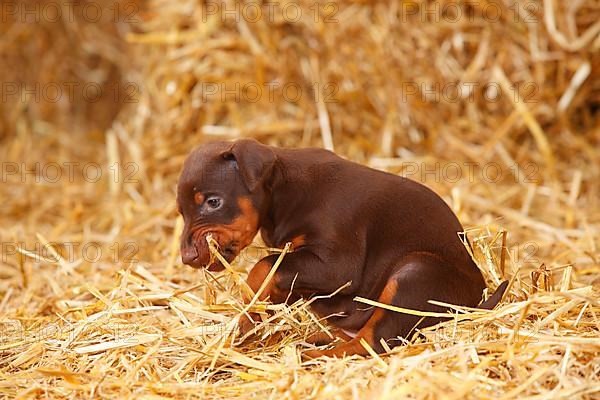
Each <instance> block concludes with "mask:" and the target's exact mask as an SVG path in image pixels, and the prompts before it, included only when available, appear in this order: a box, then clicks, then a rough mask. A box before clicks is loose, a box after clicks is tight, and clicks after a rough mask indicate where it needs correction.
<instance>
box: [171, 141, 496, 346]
mask: <svg viewBox="0 0 600 400" xmlns="http://www.w3.org/2000/svg"><path fill="white" fill-rule="evenodd" d="M177 203H178V206H179V212H180V213H181V214H182V215H183V217H184V221H185V227H184V231H183V234H182V237H181V256H182V260H183V262H184V263H185V264H188V265H191V266H193V267H196V268H199V267H208V269H209V270H219V269H222V266H221V265H220V264H219V263H218V262H217V263H212V264H211V265H207V264H208V263H209V261H210V254H209V250H208V246H207V243H206V235H207V234H209V233H211V234H212V235H213V237H214V238H215V240H216V241H217V242H218V243H219V246H220V248H221V251H222V253H223V255H224V257H225V258H226V259H227V260H228V261H231V260H233V259H234V258H235V257H236V256H237V255H238V254H239V253H240V251H241V250H242V249H243V248H244V247H246V246H247V245H248V244H250V242H251V241H252V239H253V237H254V236H255V235H256V233H257V232H258V231H259V229H260V232H261V235H262V237H263V240H264V241H265V243H266V244H267V245H268V246H271V247H282V246H284V245H285V243H286V242H292V244H293V250H294V251H293V252H292V253H290V254H288V255H286V256H285V258H284V259H283V262H282V264H281V265H280V266H279V269H278V270H277V272H276V273H275V275H274V277H273V279H272V281H271V283H270V284H269V286H268V287H267V288H266V290H265V291H264V292H263V293H262V296H261V298H262V299H267V298H269V299H270V300H271V301H272V302H275V303H280V302H284V301H286V299H289V300H290V301H295V300H296V299H298V298H299V297H304V298H309V297H312V296H316V295H327V294H331V293H332V292H334V291H336V289H338V288H340V287H341V286H343V285H344V284H346V283H349V285H348V286H346V287H345V288H344V289H343V290H341V291H340V292H339V293H338V294H336V295H335V296H333V297H331V298H323V299H319V300H316V301H315V302H314V303H313V305H312V309H313V311H315V312H316V313H317V314H318V315H320V316H322V317H327V320H328V321H329V322H330V323H331V324H332V325H334V326H335V327H337V328H338V329H337V332H338V334H339V335H338V336H340V337H341V338H344V339H346V340H347V341H346V342H344V343H341V344H339V345H337V346H336V347H334V348H332V349H329V350H325V351H311V352H308V353H307V355H308V356H309V357H317V356H321V355H327V356H339V355H343V354H365V353H366V351H365V349H364V348H363V346H362V345H361V344H360V341H359V340H360V338H363V339H364V340H366V341H367V343H369V345H371V347H372V348H374V349H375V350H376V351H378V352H382V351H383V350H384V347H383V346H382V345H381V343H380V340H381V339H384V340H386V341H387V342H388V344H389V345H390V346H394V345H397V344H400V343H401V340H400V339H398V337H407V336H409V334H410V333H411V332H413V331H414V329H415V328H416V327H419V328H422V327H426V326H430V325H433V324H435V323H437V322H439V321H440V319H438V318H426V319H424V320H421V318H420V317H417V316H413V315H408V314H401V313H397V312H392V311H386V310H383V309H379V308H373V307H367V306H366V305H365V304H362V303H358V302H356V301H354V300H353V299H354V297H355V296H361V297H366V298H370V299H374V300H377V301H379V302H381V303H385V304H392V305H394V306H398V307H403V308H409V309H414V310H422V311H434V312H445V309H444V308H442V307H438V306H434V305H431V304H429V303H428V300H438V301H443V302H447V303H452V304H458V305H465V306H476V305H477V304H478V303H479V301H480V300H481V296H482V291H483V289H484V288H485V283H484V280H483V277H482V275H481V273H480V271H479V270H478V268H477V266H476V265H475V264H474V262H473V261H472V260H471V258H470V256H469V254H468V253H467V251H466V249H465V248H464V246H463V244H462V243H461V241H460V239H459V236H458V234H459V232H462V231H463V228H462V226H461V224H460V223H459V221H458V219H457V218H456V216H455V215H454V213H453V212H452V210H450V208H449V207H448V206H447V205H446V203H445V202H444V201H443V200H442V199H441V198H440V197H439V196H438V195H437V194H435V193H434V192H433V191H431V190H430V189H428V188H427V187H425V186H423V185H421V184H419V183H417V182H414V181H411V180H409V179H405V178H402V177H399V176H396V175H392V174H389V173H385V172H381V171H377V170H374V169H371V168H368V167H365V166H362V165H359V164H356V163H353V162H350V161H347V160H344V159H342V158H340V157H338V156H337V155H335V154H334V153H332V152H329V151H326V150H322V149H282V148H275V147H270V146H265V145H262V144H260V143H258V142H256V141H254V140H238V141H236V142H214V143H209V144H205V145H203V146H201V147H199V148H198V149H196V150H194V151H193V152H192V153H191V154H190V156H189V157H188V159H187V160H186V161H185V165H184V168H183V172H182V174H181V177H180V179H179V184H178V189H177ZM276 259H277V255H270V256H267V257H265V258H263V259H262V260H260V261H259V262H258V263H257V264H256V265H255V266H254V267H253V268H252V270H251V271H250V273H249V275H248V284H249V286H250V287H251V288H252V289H253V290H254V291H257V290H258V288H259V287H260V285H261V283H262V282H263V281H264V279H265V277H266V276H267V274H268V273H269V271H270V269H271V266H272V265H273V263H274V262H275V260H276ZM505 288H506V285H505V284H503V285H502V287H501V288H500V289H499V290H498V291H497V292H496V293H495V294H494V295H493V296H492V298H490V299H489V300H488V301H487V302H486V303H484V304H483V305H481V307H484V308H492V307H493V306H495V305H496V303H497V302H498V301H499V300H500V298H501V297H502V294H503V292H504V289H505ZM251 324H252V321H245V322H244V323H243V324H242V325H243V326H242V330H247V329H249V328H250V327H251V326H252V325H251ZM353 336H355V337H354V338H353ZM313 339H314V342H316V343H324V342H327V340H325V339H326V338H325V337H315V338H313ZM329 341H331V340H329Z"/></svg>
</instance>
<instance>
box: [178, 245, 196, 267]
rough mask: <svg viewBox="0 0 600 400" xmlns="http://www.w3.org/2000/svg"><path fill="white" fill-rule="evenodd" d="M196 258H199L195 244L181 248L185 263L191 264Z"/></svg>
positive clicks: (182, 259) (182, 258)
mask: <svg viewBox="0 0 600 400" xmlns="http://www.w3.org/2000/svg"><path fill="white" fill-rule="evenodd" d="M196 258H198V252H197V251H196V247H195V246H193V245H186V246H183V247H182V248H181V261H182V262H183V263H184V264H191V263H192V261H194V260H195V259H196Z"/></svg>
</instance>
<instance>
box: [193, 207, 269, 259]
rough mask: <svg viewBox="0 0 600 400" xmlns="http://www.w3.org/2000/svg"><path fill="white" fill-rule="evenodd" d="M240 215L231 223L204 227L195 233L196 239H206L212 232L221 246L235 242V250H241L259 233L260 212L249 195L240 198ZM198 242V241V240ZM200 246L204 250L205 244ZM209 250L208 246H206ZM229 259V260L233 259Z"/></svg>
mask: <svg viewBox="0 0 600 400" xmlns="http://www.w3.org/2000/svg"><path fill="white" fill-rule="evenodd" d="M238 206H239V208H240V215H238V216H237V217H235V219H234V220H233V222H231V223H230V224H218V225H210V226H206V227H204V228H203V229H202V230H201V231H198V232H195V233H194V240H195V241H201V240H206V236H207V235H208V234H211V235H212V236H213V238H214V239H215V240H216V241H217V243H218V244H219V246H220V247H221V248H225V247H227V246H229V245H230V244H234V243H235V246H234V247H235V252H236V254H235V255H237V254H239V252H240V251H241V250H242V249H244V248H245V247H246V246H248V245H249V244H250V243H252V240H253V239H254V236H256V234H257V233H258V229H259V226H258V212H257V211H256V209H255V208H254V206H253V205H252V201H250V199H249V198H247V197H240V198H239V199H238ZM197 243H198V242H197ZM199 246H200V247H201V248H202V249H203V250H204V244H200V243H199ZM206 250H208V248H206ZM232 260H233V259H229V260H227V261H232Z"/></svg>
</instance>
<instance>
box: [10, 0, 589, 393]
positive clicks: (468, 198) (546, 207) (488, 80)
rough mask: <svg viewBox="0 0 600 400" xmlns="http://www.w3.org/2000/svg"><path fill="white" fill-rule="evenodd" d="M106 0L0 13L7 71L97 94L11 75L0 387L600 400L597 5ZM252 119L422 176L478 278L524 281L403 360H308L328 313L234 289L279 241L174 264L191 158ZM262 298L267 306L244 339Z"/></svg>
mask: <svg viewBox="0 0 600 400" xmlns="http://www.w3.org/2000/svg"><path fill="white" fill-rule="evenodd" d="M16 4H17V5H22V4H23V3H16ZM29 4H36V3H31V2H29ZM39 4H41V3H39ZM61 4H62V3H61ZM74 4H78V7H80V6H81V4H83V3H72V4H71V3H64V4H63V5H62V7H63V8H64V7H69V5H71V6H73V7H75V6H74ZM115 4H117V7H118V9H119V10H123V11H124V12H123V13H120V14H118V18H114V14H110V13H105V15H104V16H105V17H106V18H103V19H101V20H94V21H90V20H89V18H87V19H86V18H83V17H82V16H81V15H80V14H78V13H77V12H76V13H75V16H74V17H73V19H70V20H65V18H64V17H63V18H62V19H61V20H59V21H58V22H55V21H47V20H44V18H42V20H41V21H38V22H37V23H31V22H27V21H23V20H19V18H18V16H17V17H15V16H14V15H12V16H10V17H9V18H4V16H5V15H3V23H2V24H0V30H1V33H2V35H1V36H0V55H1V56H2V60H3V64H2V66H1V68H2V74H3V75H2V76H3V82H4V83H17V84H18V85H21V86H18V88H20V89H23V86H22V85H33V84H35V83H38V84H39V85H41V87H44V85H46V86H47V85H48V84H49V83H52V82H54V83H64V82H79V83H80V84H81V85H82V86H83V85H84V84H85V83H90V82H94V83H97V84H98V85H100V87H102V88H104V90H103V91H102V93H103V95H102V96H100V97H99V100H98V101H96V102H91V101H89V98H86V97H85V96H84V95H83V94H82V92H81V91H77V90H76V91H75V97H74V98H73V99H71V100H69V99H62V100H61V101H56V102H52V101H48V100H49V99H48V98H47V97H44V96H42V98H41V99H40V100H39V101H36V99H32V98H31V97H25V98H23V97H22V96H18V95H6V94H7V93H10V90H9V89H11V88H9V87H8V86H4V87H3V93H4V94H5V95H6V97H3V99H2V103H3V104H2V105H3V107H2V110H1V112H0V128H1V129H2V131H1V133H0V140H2V145H1V146H0V159H1V160H2V168H3V169H2V185H0V193H1V198H2V204H3V207H1V208H0V220H1V221H2V224H0V225H1V226H0V239H1V242H2V259H1V260H0V377H1V378H0V393H2V395H3V396H4V397H7V398H14V397H19V398H40V397H50V398H94V397H107V398H130V397H131V398H134V397H135V398H196V397H201V398H248V397H257V398H319V399H325V398H335V399H338V398H339V399H341V398H344V399H345V398H356V399H363V398H390V399H396V398H417V399H421V398H506V399H509V398H536V399H547V398H569V399H571V398H586V399H592V398H597V397H598V396H599V393H600V378H599V377H600V340H599V339H600V320H599V318H600V316H599V315H600V302H599V300H598V299H599V295H600V280H599V279H598V272H599V271H600V261H599V258H600V251H599V250H598V246H599V244H600V243H599V242H598V237H599V231H600V200H599V199H600V197H599V196H598V193H600V187H599V186H600V183H599V182H600V179H599V175H600V173H599V167H600V159H599V158H600V152H599V151H598V148H599V146H600V116H599V112H598V110H599V107H600V79H599V77H600V70H599V68H600V36H599V32H600V6H599V4H598V2H596V1H593V0H583V1H574V2H559V1H551V0H547V1H543V2H542V1H497V2H483V1H482V2H468V1H465V2H460V3H458V4H459V6H458V7H459V8H456V7H455V6H456V5H457V3H456V2H450V1H447V2H446V1H438V2H425V1H419V2H400V1H387V2H383V1H382V2H334V3H320V4H319V3H311V2H309V1H304V0H299V1H297V2H282V3H275V6H274V7H271V8H269V7H270V6H269V7H267V4H266V3H265V4H263V10H264V9H265V8H266V10H267V11H264V13H263V14H262V17H261V18H258V19H256V18H250V17H252V15H250V14H248V15H246V17H247V18H246V19H244V18H242V17H241V16H240V15H241V14H240V12H241V11H240V12H238V13H237V17H233V18H231V17H224V13H223V10H222V9H221V8H219V7H216V8H213V6H215V3H199V2H197V1H187V0H184V1H180V2H168V1H158V0H156V1H149V2H147V3H139V4H138V3H134V2H121V3H114V4H113V3H110V4H108V3H107V4H103V5H102V7H104V8H103V10H109V9H110V10H113V12H114V6H115ZM235 4H238V6H240V7H242V8H238V9H239V10H243V5H244V4H247V3H233V2H228V3H227V6H228V7H230V9H234V10H235ZM254 4H255V3H254ZM315 4H316V7H315ZM111 6H112V7H113V8H110V7H111ZM129 7H132V8H129ZM284 7H287V9H288V11H289V12H290V13H291V12H292V11H294V10H295V11H296V12H297V11H298V10H300V11H301V17H299V18H297V17H294V15H296V14H290V15H292V16H291V17H290V15H288V16H282V14H281V12H280V11H281V9H283V8H284ZM432 7H433V8H432ZM436 7H437V8H436ZM490 7H493V8H490ZM132 10H133V11H132ZM268 10H272V11H271V13H270V14H268ZM425 10H429V11H430V12H428V13H426V12H425ZM431 10H433V11H431ZM457 10H461V14H460V15H458V14H456V13H457ZM495 10H496V11H497V10H499V11H500V14H498V15H497V16H496V17H494V15H495V14H493V13H492V12H493V11H495ZM250 11H252V10H250V9H248V8H246V12H247V13H250ZM3 12H6V10H3ZM315 12H316V13H317V14H315ZM124 15H127V16H132V18H125V16H124ZM249 16H250V17H249ZM236 84H237V86H236ZM268 85H271V87H273V88H274V89H273V90H272V93H269V92H268V91H267V89H265V88H268V87H269V86H268ZM284 87H285V88H286V89H287V90H290V92H284V91H283V89H281V88H284ZM457 87H458V88H460V92H458V94H457V91H456V88H457ZM115 88H116V89H115ZM131 88H134V90H133V91H132V90H131ZM224 89H226V90H229V92H228V94H226V95H224V94H223V93H222V91H223V90H224ZM7 90H9V91H8V92H7ZM11 90H12V89H11ZM115 90H116V93H124V94H123V95H122V96H117V99H115V97H114V94H115ZM259 90H262V93H260V92H259V94H258V96H257V91H259ZM293 90H296V92H293ZM34 91H35V89H34ZM294 93H296V94H294ZM297 93H300V96H298V95H297ZM269 94H272V96H270V95H269ZM223 96H224V97H223ZM245 136H251V137H256V138H257V139H259V140H261V141H263V142H265V143H271V144H277V145H282V146H307V145H314V146H324V147H327V148H333V149H335V151H337V152H338V153H340V154H341V155H343V156H345V157H348V158H351V159H353V160H356V161H359V162H362V163H365V164H367V165H371V166H374V167H376V168H380V169H385V170H388V171H390V172H393V173H399V174H403V175H405V176H408V177H410V178H413V179H416V180H419V181H421V182H424V183H425V184H427V185H428V186H430V187H432V188H433V189H434V190H436V191H437V192H438V193H440V195H442V196H443V197H444V199H445V200H446V201H447V202H448V203H449V204H450V205H451V207H452V208H453V209H454V210H455V212H456V213H457V214H458V215H459V217H460V219H461V221H462V222H463V224H464V225H465V227H466V229H467V234H468V237H469V238H470V240H471V244H472V248H471V251H472V253H473V257H474V258H475V260H476V261H477V264H478V266H479V267H480V268H481V270H482V272H483V273H484V276H485V277H486V280H487V282H488V286H489V287H490V288H491V289H493V288H495V287H496V286H497V285H498V284H499V283H500V282H501V281H502V280H504V279H511V286H510V288H509V291H508V293H507V295H506V296H505V298H504V300H503V302H502V304H501V305H500V306H499V307H498V308H497V309H496V310H494V311H492V312H481V311H473V310H462V309H459V308H456V309H455V316H456V317H455V319H454V320H452V321H449V322H447V323H445V324H443V325H442V326H440V327H437V328H436V329H427V330H425V331H424V332H423V336H422V337H420V338H418V339H414V340H413V341H412V342H411V343H409V344H407V345H406V346H403V347H399V348H395V349H393V350H392V351H391V354H389V355H382V356H377V355H374V356H372V357H367V358H360V357H353V358H346V359H341V360H335V359H333V360H332V359H330V360H316V361H311V362H302V361H301V359H300V357H299V354H300V352H301V350H302V349H305V348H308V347H309V345H307V344H306V343H304V339H305V338H306V336H307V335H308V334H310V333H312V332H314V331H316V330H321V329H327V328H326V326H325V325H324V324H323V323H322V321H319V320H318V319H317V318H316V317H315V316H314V315H313V314H311V313H310V310H309V304H307V303H306V302H300V303H296V304H292V305H289V306H281V305H271V304H268V303H262V302H254V303H252V304H251V306H250V308H248V307H246V306H245V305H244V304H242V303H241V302H240V297H241V296H240V293H241V291H243V290H245V287H244V285H243V278H244V274H245V272H246V271H247V269H248V268H249V267H250V266H251V265H252V263H253V261H256V260H257V259H259V258H260V257H261V255H264V254H266V253H267V252H269V251H271V252H280V254H281V257H283V259H285V251H286V250H285V249H283V251H282V249H266V248H264V246H263V245H261V243H260V242H259V239H257V240H256V242H255V244H254V245H253V246H252V248H250V249H248V251H246V252H244V253H243V254H242V256H241V257H239V258H238V260H236V261H235V262H234V263H233V264H232V265H231V266H228V268H227V270H226V271H225V272H223V273H220V274H216V275H213V274H211V273H208V272H206V271H197V270H192V269H190V268H188V267H185V266H183V265H181V262H180V260H179V254H178V235H179V232H180V230H181V227H182V222H181V220H180V219H179V218H178V216H177V212H176V209H175V200H174V199H175V185H176V180H177V174H178V172H179V169H180V167H181V164H182V162H183V159H184V158H185V155H186V154H187V152H188V151H189V150H190V149H191V148H192V147H193V146H195V145H197V144H198V143H201V142H203V141H206V140H211V139H222V138H236V137H245ZM57 174H60V175H57ZM57 176H58V177H57ZM301 217H302V216H298V218H301ZM248 310H251V311H257V312H262V313H263V315H264V323H263V324H262V325H261V326H260V327H259V328H258V329H257V332H256V334H257V335H258V339H255V340H249V341H242V340H241V338H239V337H238V336H237V333H236V331H235V322H236V320H237V318H239V316H240V313H241V312H243V311H248Z"/></svg>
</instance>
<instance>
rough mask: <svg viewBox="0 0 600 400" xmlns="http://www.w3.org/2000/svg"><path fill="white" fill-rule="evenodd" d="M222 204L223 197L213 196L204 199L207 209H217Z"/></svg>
mask: <svg viewBox="0 0 600 400" xmlns="http://www.w3.org/2000/svg"><path fill="white" fill-rule="evenodd" d="M222 205H223V199H222V198H220V197H216V196H213V197H209V198H208V199H206V206H207V207H208V209H209V210H212V211H214V210H218V209H219V208H221V206H222Z"/></svg>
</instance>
